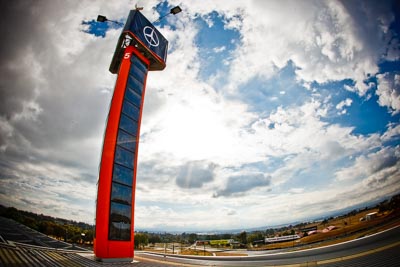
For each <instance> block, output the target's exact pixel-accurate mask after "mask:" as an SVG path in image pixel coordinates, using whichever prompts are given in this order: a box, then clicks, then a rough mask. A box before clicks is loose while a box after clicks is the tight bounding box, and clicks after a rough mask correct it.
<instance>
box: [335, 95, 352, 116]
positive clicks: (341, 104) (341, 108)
mask: <svg viewBox="0 0 400 267" xmlns="http://www.w3.org/2000/svg"><path fill="white" fill-rule="evenodd" d="M352 103H353V100H351V99H350V98H346V99H345V100H343V101H341V102H339V104H337V105H336V109H337V110H338V111H339V114H346V113H347V110H346V109H345V108H344V107H350V106H351V104H352Z"/></svg>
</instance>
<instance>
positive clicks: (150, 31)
mask: <svg viewBox="0 0 400 267" xmlns="http://www.w3.org/2000/svg"><path fill="white" fill-rule="evenodd" d="M129 45H132V46H134V47H136V49H138V50H139V51H140V52H141V53H142V54H143V55H144V56H145V57H146V58H148V59H149V61H150V66H149V70H163V69H164V68H165V64H166V61H167V50H168V41H167V39H165V38H164V36H162V34H161V33H160V32H159V31H158V30H157V29H156V27H154V25H153V24H152V23H151V22H150V21H149V20H148V19H147V18H146V17H145V16H143V15H142V13H140V12H139V11H138V10H131V11H130V12H129V16H128V19H127V21H126V23H125V27H124V29H123V31H122V33H121V36H120V38H119V41H118V44H117V47H116V48H115V52H114V56H113V58H112V61H111V65H110V72H111V73H114V74H116V73H117V72H118V70H119V66H120V64H121V61H122V57H123V54H124V50H125V48H126V47H127V46H129Z"/></svg>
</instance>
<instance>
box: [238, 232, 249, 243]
mask: <svg viewBox="0 0 400 267" xmlns="http://www.w3.org/2000/svg"><path fill="white" fill-rule="evenodd" d="M238 239H239V242H240V243H242V244H247V233H246V231H243V232H241V233H240V234H239V235H238Z"/></svg>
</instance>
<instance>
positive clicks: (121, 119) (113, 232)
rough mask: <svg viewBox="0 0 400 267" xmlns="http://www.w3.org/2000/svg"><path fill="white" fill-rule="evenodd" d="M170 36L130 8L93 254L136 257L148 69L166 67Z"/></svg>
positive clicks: (119, 51)
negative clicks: (137, 196)
mask: <svg viewBox="0 0 400 267" xmlns="http://www.w3.org/2000/svg"><path fill="white" fill-rule="evenodd" d="M167 49H168V41H167V40H166V39H165V38H164V37H163V36H162V35H161V34H160V32H159V31H158V30H157V29H156V28H155V27H154V26H153V25H152V24H151V23H150V22H149V21H148V20H147V19H146V18H145V17H144V16H143V15H142V14H141V13H140V12H139V11H138V10H131V11H130V13H129V17H128V19H127V21H126V24H125V27H124V29H123V31H122V33H121V36H120V38H119V41H118V44H117V47H116V49H115V53H114V56H113V59H112V61H111V65H110V72H111V73H114V74H117V73H118V77H117V81H116V84H115V89H114V94H113V97H112V100H111V105H110V111H109V115H108V120H107V126H106V130H105V135H104V143H103V150H102V156H101V163H100V171H99V180H98V191H97V203H96V231H95V238H94V254H95V256H96V258H97V259H98V260H101V261H107V260H113V261H115V260H132V259H133V256H134V214H135V209H134V207H135V188H136V171H137V156H138V144H139V135H140V134H139V133H140V122H141V118H142V110H143V102H144V95H145V89H146V78H147V72H148V71H149V70H150V71H151V70H163V69H164V68H165V66H166V65H165V62H166V58H167Z"/></svg>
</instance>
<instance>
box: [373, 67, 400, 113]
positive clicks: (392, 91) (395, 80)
mask: <svg viewBox="0 0 400 267" xmlns="http://www.w3.org/2000/svg"><path fill="white" fill-rule="evenodd" d="M376 78H377V79H378V89H377V90H376V94H377V95H378V97H379V100H378V103H379V105H381V106H383V107H385V106H386V107H387V108H388V109H389V110H390V111H391V113H392V114H393V115H395V114H398V113H399V112H400V75H399V74H390V73H384V74H379V75H377V76H376Z"/></svg>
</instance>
